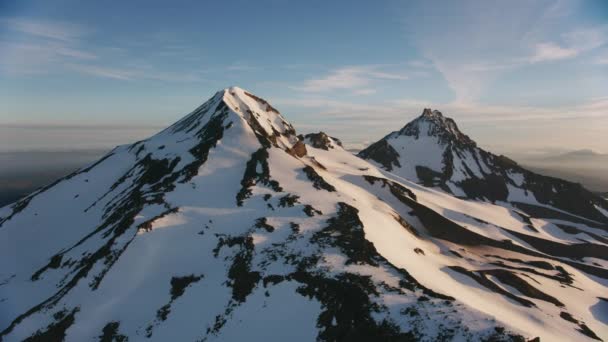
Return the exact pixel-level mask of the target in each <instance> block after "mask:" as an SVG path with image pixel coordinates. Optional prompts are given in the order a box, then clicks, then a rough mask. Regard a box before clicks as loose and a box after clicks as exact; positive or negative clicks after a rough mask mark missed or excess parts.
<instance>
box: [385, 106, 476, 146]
mask: <svg viewBox="0 0 608 342" xmlns="http://www.w3.org/2000/svg"><path fill="white" fill-rule="evenodd" d="M395 135H406V136H414V137H416V138H419V137H420V136H421V135H423V136H430V137H437V138H439V140H440V141H439V142H440V143H443V144H445V143H448V142H450V141H451V142H454V143H458V144H464V145H471V146H476V144H475V142H474V141H473V140H471V139H470V138H469V137H468V136H467V135H465V134H463V133H462V132H461V131H460V129H458V125H456V122H455V121H454V120H452V119H451V118H448V117H445V116H443V114H442V113H441V112H440V111H438V110H432V109H430V108H425V109H424V110H423V111H422V114H421V115H420V116H419V117H417V118H416V119H414V120H413V121H411V122H409V123H408V124H407V125H405V127H403V128H402V129H401V130H400V131H398V132H396V134H395Z"/></svg>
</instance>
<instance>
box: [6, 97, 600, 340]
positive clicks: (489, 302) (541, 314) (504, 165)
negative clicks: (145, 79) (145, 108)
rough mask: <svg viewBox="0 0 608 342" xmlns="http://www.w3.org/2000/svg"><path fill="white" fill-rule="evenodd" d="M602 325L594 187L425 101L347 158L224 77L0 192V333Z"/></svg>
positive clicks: (432, 336) (411, 331) (373, 333)
mask: <svg viewBox="0 0 608 342" xmlns="http://www.w3.org/2000/svg"><path fill="white" fill-rule="evenodd" d="M287 339H289V340H293V341H311V340H318V341H452V340H454V341H530V340H535V341H539V339H540V340H541V341H564V340H567V341H594V340H602V339H603V340H608V204H607V202H606V201H605V200H604V199H601V198H600V197H599V196H597V195H594V194H592V193H590V192H588V191H586V190H585V189H584V188H582V187H581V186H579V185H577V184H573V183H569V182H566V181H562V180H559V179H555V178H549V177H544V176H541V175H537V174H534V173H532V172H529V171H527V170H525V169H523V168H522V167H520V166H518V165H517V164H516V163H514V162H513V161H510V160H509V159H507V158H506V157H501V156H495V155H493V154H491V153H489V152H486V151H484V150H482V149H480V148H478V147H477V145H476V144H475V142H474V141H472V140H471V139H470V138H469V137H467V136H466V135H464V134H463V133H461V132H460V131H459V130H458V128H457V126H456V124H455V123H454V121H452V120H451V119H448V118H445V117H443V115H442V114H441V113H439V112H437V111H430V110H425V111H424V113H423V114H422V116H421V117H419V118H418V119H416V120H414V121H413V122H411V123H409V124H408V125H407V126H405V127H404V128H403V129H402V130H400V131H398V132H394V133H391V134H389V135H388V136H386V137H385V138H384V139H382V140H380V141H378V142H377V143H375V144H373V145H371V146H370V147H369V148H367V149H366V150H364V151H362V152H361V153H360V154H359V156H355V155H353V154H351V153H350V152H348V151H346V150H345V149H343V148H342V146H341V143H340V141H339V140H338V139H336V138H332V137H330V136H328V135H326V134H325V133H316V134H308V135H304V136H303V135H298V134H297V133H296V131H295V129H294V127H293V126H292V125H291V124H289V123H288V122H287V121H286V120H285V118H284V117H283V116H282V115H281V114H279V112H278V111H277V110H276V109H275V108H274V107H272V106H271V105H270V104H269V103H268V102H266V101H265V100H263V99H261V98H260V97H258V96H256V95H253V94H251V93H249V92H247V91H245V90H243V89H240V88H237V87H232V88H229V89H225V90H222V91H219V92H218V93H216V94H215V95H214V96H213V97H212V98H211V99H210V100H208V101H207V102H205V103H204V104H203V105H201V106H200V107H199V108H197V109H196V110H194V111H193V112H192V113H190V114H188V115H187V116H185V117H184V118H183V119H181V120H180V121H178V122H176V123H175V124H173V125H172V126H170V127H168V128H166V129H165V130H163V131H161V132H159V133H158V134H156V135H154V136H152V137H150V138H149V139H146V140H143V141H139V142H136V143H134V144H131V145H125V146H119V147H116V148H115V149H114V150H112V151H111V152H110V153H108V154H107V155H106V156H104V157H103V158H102V159H100V160H99V161H97V162H95V163H94V164H92V165H90V166H88V167H86V168H83V169H80V170H78V171H77V172H75V173H73V174H71V175H69V176H67V177H64V178H63V179H60V180H58V181H57V182H55V183H54V184H51V185H49V186H46V187H44V188H41V189H39V190H38V191H36V192H34V193H33V194H31V195H29V196H28V197H26V198H24V199H22V200H20V201H18V202H16V203H14V204H12V205H10V206H6V207H4V208H1V209H0V340H1V341H22V340H25V341H57V340H67V341H127V340H129V341H148V340H149V341H167V340H175V341H238V340H252V341H261V340H271V341H283V340H287Z"/></svg>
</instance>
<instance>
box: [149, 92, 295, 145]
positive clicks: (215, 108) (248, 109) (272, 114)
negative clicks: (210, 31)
mask: <svg viewBox="0 0 608 342" xmlns="http://www.w3.org/2000/svg"><path fill="white" fill-rule="evenodd" d="M233 126H236V127H238V129H237V131H238V132H240V134H243V135H244V136H248V135H249V136H251V135H252V134H251V133H253V136H255V137H256V138H257V140H258V141H259V142H260V143H262V144H263V145H265V146H266V145H272V146H275V147H279V148H282V149H284V150H288V151H289V150H293V149H294V148H300V149H301V147H302V146H301V145H302V143H299V144H298V142H299V139H298V137H297V135H296V131H295V129H294V128H293V126H292V125H291V124H290V123H289V122H287V121H286V120H285V118H283V116H282V115H281V113H279V111H278V110H276V109H275V108H274V107H273V106H272V105H270V103H268V101H266V100H264V99H262V98H261V97H258V96H256V95H254V94H252V93H250V92H248V91H246V90H244V89H242V88H239V87H229V88H226V89H223V90H220V91H218V92H217V93H215V95H214V96H213V97H212V98H211V99H209V100H208V101H207V102H205V103H203V104H202V105H201V106H199V107H198V108H196V109H195V110H194V111H192V112H191V113H190V114H188V115H186V116H185V117H184V118H182V119H181V120H179V121H178V122H176V123H175V124H173V125H172V126H171V127H169V128H167V129H166V130H164V131H162V132H161V133H159V135H161V136H166V135H169V136H171V137H172V138H170V139H178V140H179V141H184V139H188V138H195V137H197V136H200V135H201V134H202V133H203V132H207V133H209V132H210V130H215V131H217V130H222V131H223V130H225V129H229V128H231V127H233ZM183 135H186V136H187V137H184V136H183ZM176 137H177V138H176ZM296 145H297V146H296Z"/></svg>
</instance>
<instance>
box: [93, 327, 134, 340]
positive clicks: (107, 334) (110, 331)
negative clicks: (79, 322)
mask: <svg viewBox="0 0 608 342" xmlns="http://www.w3.org/2000/svg"><path fill="white" fill-rule="evenodd" d="M119 328H120V322H110V323H108V324H106V326H105V327H103V330H102V334H101V336H99V342H127V341H128V340H129V338H128V337H127V336H125V335H122V334H120V333H119V332H118V329H119Z"/></svg>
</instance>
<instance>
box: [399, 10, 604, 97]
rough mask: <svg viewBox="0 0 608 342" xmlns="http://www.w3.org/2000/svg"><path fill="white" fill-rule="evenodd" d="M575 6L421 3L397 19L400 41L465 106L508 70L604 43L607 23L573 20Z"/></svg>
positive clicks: (572, 55) (563, 57) (579, 55)
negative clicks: (402, 32)
mask: <svg viewBox="0 0 608 342" xmlns="http://www.w3.org/2000/svg"><path fill="white" fill-rule="evenodd" d="M577 4H578V3H577V2H576V1H559V0H539V1H520V0H514V1H509V2H494V1H477V0H466V1H463V2H462V3H455V2H448V3H442V5H441V6H437V5H438V2H437V1H425V2H419V3H415V4H411V6H410V5H408V6H404V9H403V10H404V11H403V18H402V21H403V25H404V28H405V30H406V32H407V33H408V34H407V37H406V39H408V40H409V41H411V42H412V43H413V44H414V46H416V48H417V49H419V51H420V53H421V54H422V55H423V56H424V57H426V58H428V59H429V60H430V61H431V62H432V63H433V65H434V66H435V68H436V69H437V70H438V71H439V72H440V73H441V74H442V75H443V77H444V79H445V80H446V82H447V83H448V85H449V86H450V88H451V89H452V91H453V92H454V100H453V101H454V102H455V103H461V104H467V103H469V104H470V103H475V102H477V101H479V99H480V98H481V96H482V94H483V93H484V91H486V90H487V88H488V85H490V84H492V82H494V81H495V80H497V79H498V78H500V77H501V76H502V75H504V74H505V73H507V72H509V71H513V70H515V69H517V68H522V67H528V66H532V65H536V64H540V63H547V62H556V61H566V60H574V59H575V58H583V57H584V55H585V54H586V53H587V52H591V51H593V50H595V49H597V48H599V47H601V46H602V45H604V44H605V43H606V41H607V40H608V39H607V38H606V36H607V33H608V27H606V26H605V25H604V26H590V27H586V26H585V25H583V24H582V23H581V22H575V21H573V20H572V13H574V12H575V11H576V6H577ZM429 23H435V24H432V25H429ZM448 28H449V29H448Z"/></svg>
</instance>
